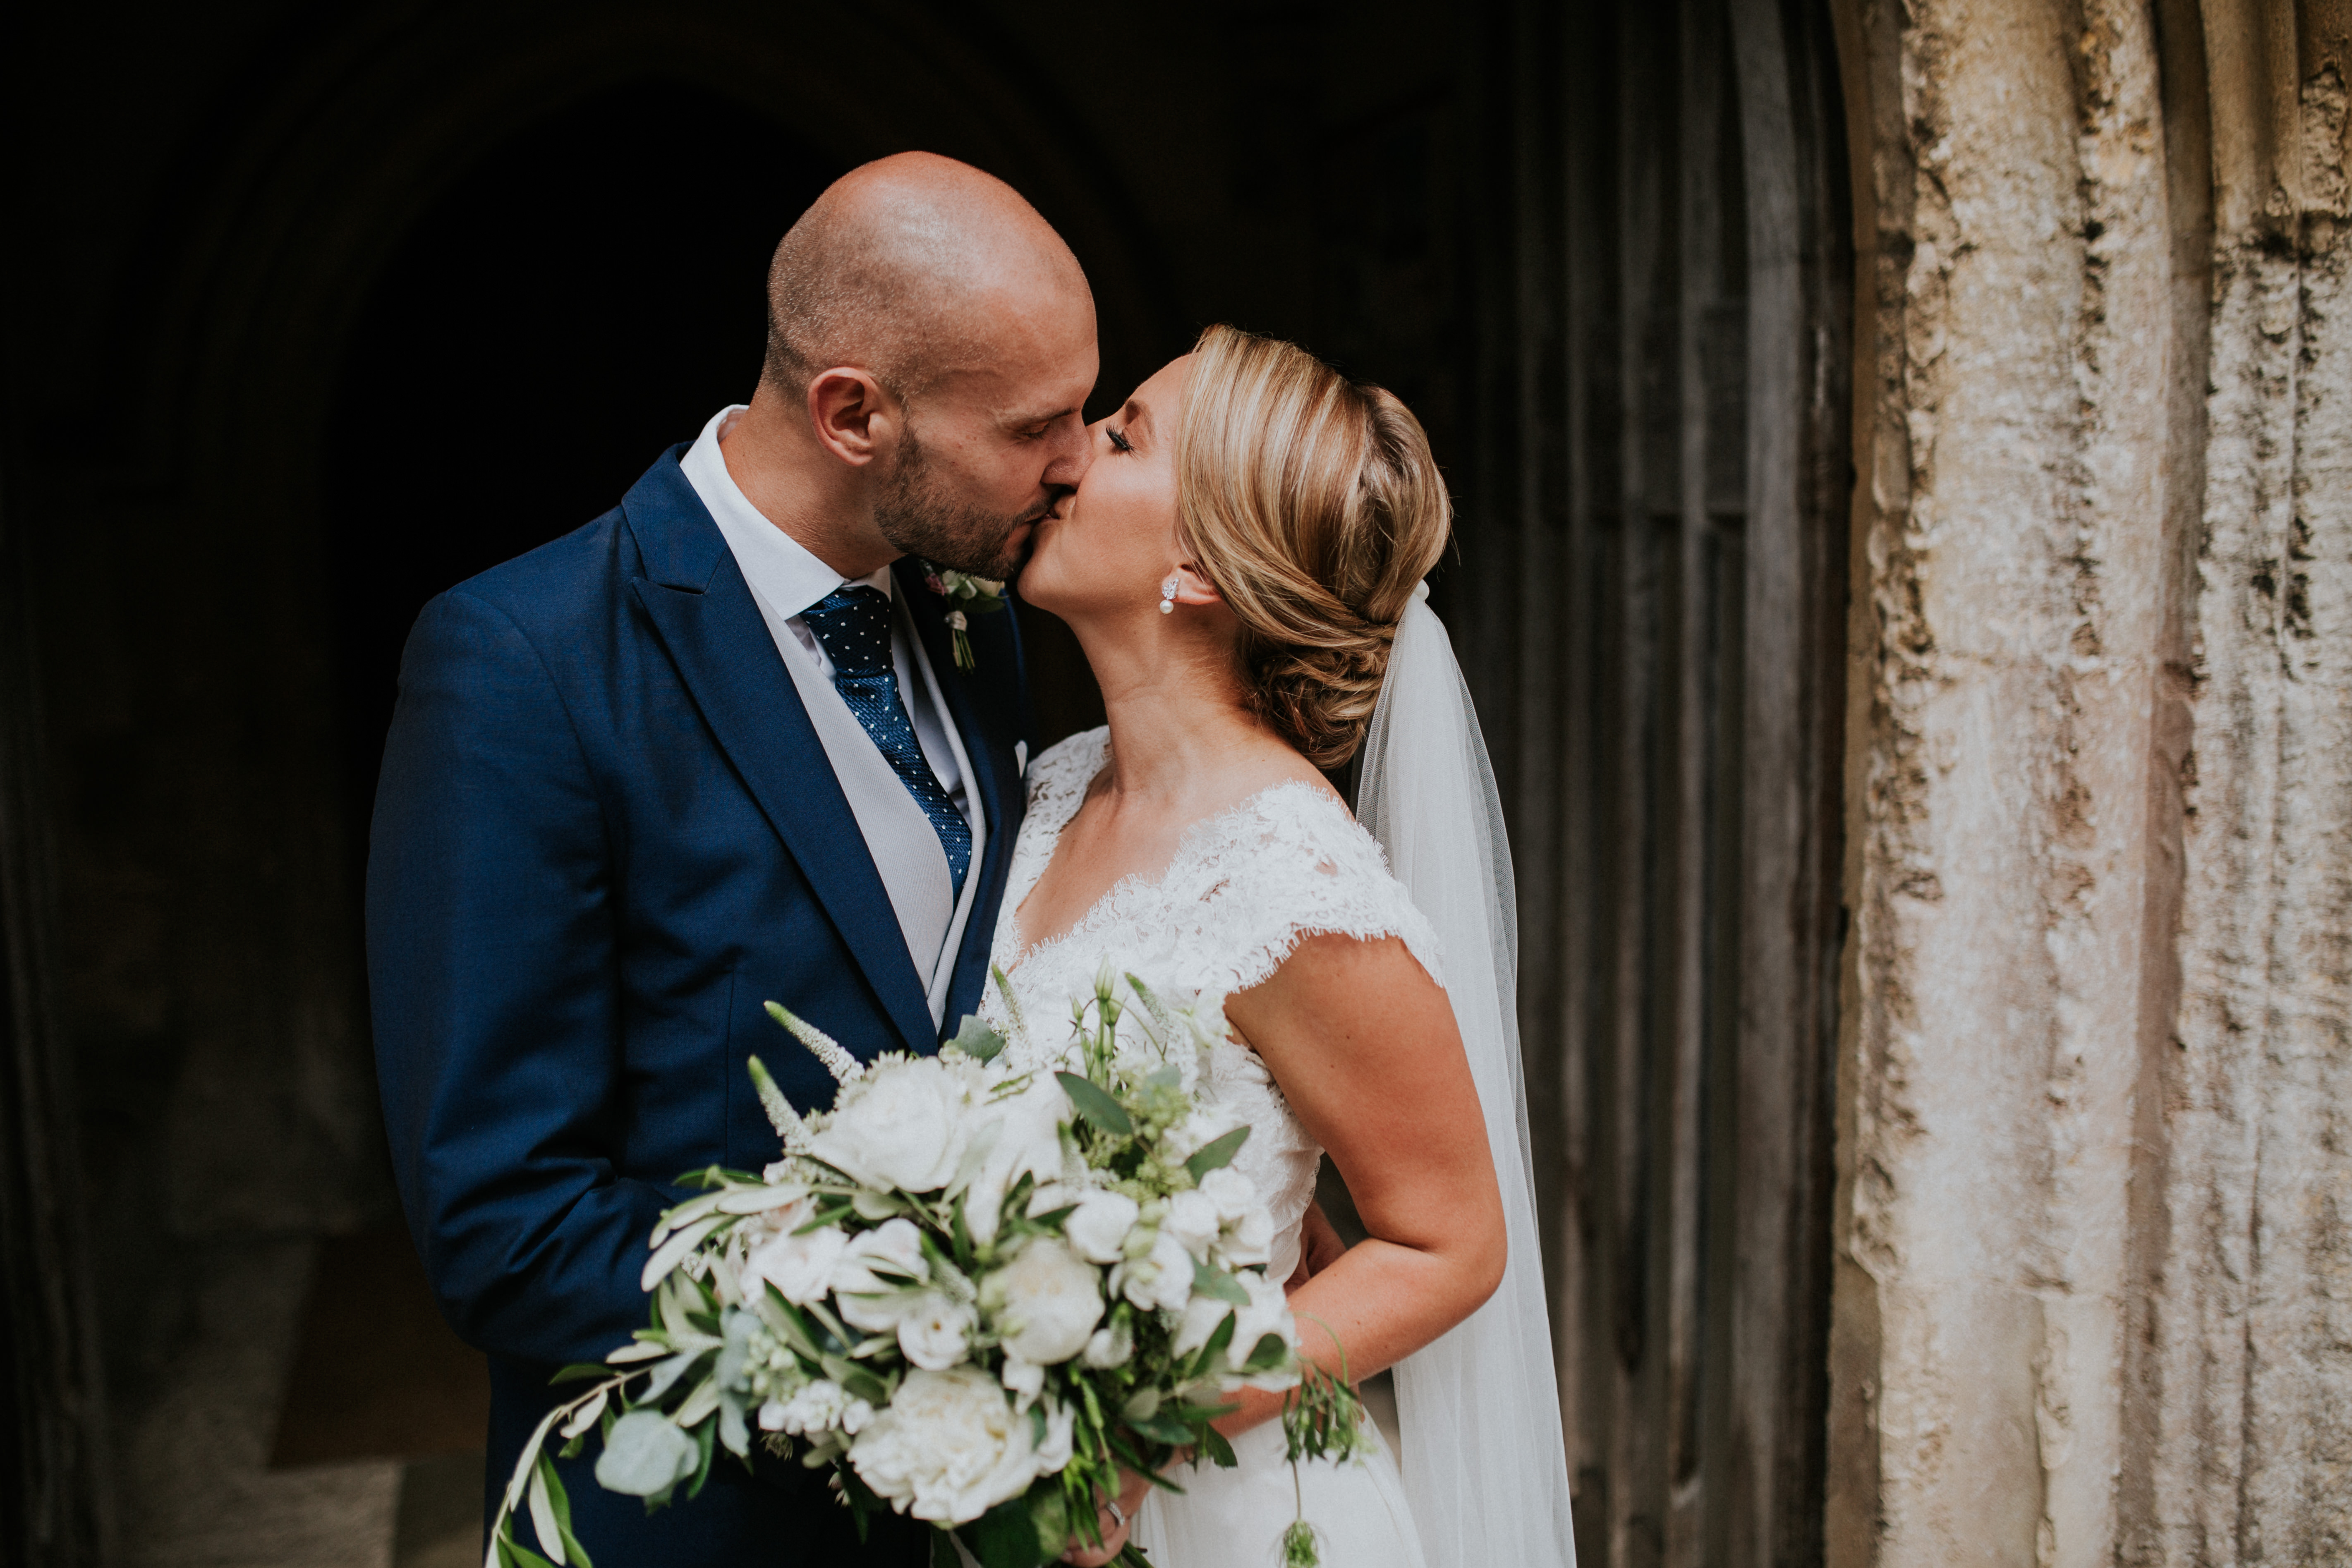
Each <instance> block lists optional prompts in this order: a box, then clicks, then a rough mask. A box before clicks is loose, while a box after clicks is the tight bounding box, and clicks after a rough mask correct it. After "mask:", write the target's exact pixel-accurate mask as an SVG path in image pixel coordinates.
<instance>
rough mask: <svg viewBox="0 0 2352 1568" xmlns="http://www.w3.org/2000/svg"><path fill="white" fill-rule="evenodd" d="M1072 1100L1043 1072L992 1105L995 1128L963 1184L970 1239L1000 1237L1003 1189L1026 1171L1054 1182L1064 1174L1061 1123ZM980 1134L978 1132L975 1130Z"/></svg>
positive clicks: (985, 1240) (989, 1120)
mask: <svg viewBox="0 0 2352 1568" xmlns="http://www.w3.org/2000/svg"><path fill="white" fill-rule="evenodd" d="M1069 1112H1070V1099H1069V1096H1067V1095H1066V1094H1064V1093H1063V1092H1062V1086H1061V1085H1060V1084H1058V1083H1056V1082H1055V1080H1054V1079H1051V1078H1044V1077H1041V1078H1040V1079H1038V1081H1037V1082H1035V1083H1034V1084H1032V1085H1030V1086H1029V1088H1028V1089H1025V1090H1024V1091H1023V1092H1022V1093H1020V1094H1016V1095H1013V1096H1012V1097H1011V1098H1009V1099H1006V1100H997V1101H995V1102H994V1103H992V1104H991V1105H990V1106H989V1107H988V1108H987V1110H986V1112H985V1116H986V1120H987V1124H988V1125H989V1127H990V1129H991V1131H990V1132H989V1133H988V1134H985V1135H986V1136H989V1137H990V1138H991V1142H989V1144H988V1150H987V1152H986V1153H984V1154H982V1156H981V1159H980V1169H979V1171H978V1172H977V1173H974V1175H973V1176H972V1178H971V1185H970V1186H969V1187H967V1188H965V1189H964V1207H963V1219H964V1225H965V1226H967V1227H968V1228H969V1229H970V1230H971V1238H972V1240H974V1241H976V1242H978V1243H979V1244H980V1245H981V1246H982V1247H986V1246H988V1245H989V1244H990V1243H992V1242H993V1241H994V1240H995V1239H996V1229H997V1224H998V1221H999V1219H1000V1217H1001V1216H1000V1214H999V1211H1000V1210H1001V1209H1003V1206H1004V1194H1006V1193H1008V1192H1010V1191H1011V1190H1012V1188H1013V1184H1014V1183H1015V1182H1018V1181H1019V1180H1020V1179H1021V1178H1022V1177H1023V1176H1024V1175H1029V1176H1034V1177H1035V1178H1036V1179H1037V1180H1038V1181H1039V1182H1041V1183H1044V1182H1051V1181H1054V1180H1055V1179H1056V1178H1057V1177H1059V1176H1060V1175H1061V1173H1062V1124H1063V1123H1064V1122H1065V1121H1068V1120H1069ZM976 1136H979V1135H976Z"/></svg>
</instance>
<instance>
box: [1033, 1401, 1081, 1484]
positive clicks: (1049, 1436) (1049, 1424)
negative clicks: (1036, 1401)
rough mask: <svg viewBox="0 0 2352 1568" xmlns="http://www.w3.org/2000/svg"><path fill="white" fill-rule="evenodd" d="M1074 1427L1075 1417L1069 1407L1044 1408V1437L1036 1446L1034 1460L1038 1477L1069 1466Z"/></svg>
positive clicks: (1073, 1445)
mask: <svg viewBox="0 0 2352 1568" xmlns="http://www.w3.org/2000/svg"><path fill="white" fill-rule="evenodd" d="M1076 1425H1077V1421H1076V1415H1074V1414H1073V1413H1072V1411H1071V1410H1070V1408H1069V1406H1067V1405H1046V1406H1045V1439H1044V1440H1043V1441H1042V1442H1040V1443H1039V1444H1038V1445H1037V1456H1036V1459H1035V1464H1036V1473H1037V1474H1038V1475H1041V1476H1050V1475H1053V1474H1054V1473H1055V1472H1056V1471H1058V1470H1060V1469H1062V1468H1064V1467H1065V1466H1066V1465H1068V1464H1069V1462H1070V1455H1071V1453H1072V1452H1073V1451H1074V1449H1075V1447H1076V1444H1075V1443H1074V1442H1073V1441H1072V1438H1073V1437H1074V1436H1075V1435H1076V1434H1075V1431H1074V1428H1075V1427H1076Z"/></svg>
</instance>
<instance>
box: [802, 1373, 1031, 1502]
mask: <svg viewBox="0 0 2352 1568" xmlns="http://www.w3.org/2000/svg"><path fill="white" fill-rule="evenodd" d="M1029 1423H1030V1418H1029V1417H1028V1416H1027V1415H1023V1414H1020V1413H1019V1412H1016V1411H1015V1410H1014V1409H1013V1405H1012V1403H1011V1401H1009V1400H1007V1399H1006V1398H1005V1396H1004V1391H1003V1389H1001V1388H999V1387H998V1386H997V1385H996V1380H995V1379H994V1378H992V1377H991V1376H989V1375H988V1373H984V1372H982V1371H981V1370H980V1369H979V1368H977V1367H971V1366H960V1367H957V1368H955V1369H954V1370H952V1371H950V1372H930V1371H926V1370H922V1369H917V1370H916V1371H913V1372H910V1373H908V1374H907V1379H906V1381H905V1382H904V1383H901V1384H899V1385H898V1395H897V1397H895V1398H893V1399H892V1400H891V1401H890V1405H889V1408H887V1409H886V1410H884V1411H882V1412H881V1413H880V1414H879V1415H876V1416H875V1417H874V1419H873V1420H872V1421H870V1422H868V1423H867V1424H866V1430H865V1431H864V1432H862V1433H860V1434H858V1437H857V1441H856V1444H854V1445H853V1446H852V1447H851V1448H850V1450H849V1462H850V1464H851V1465H852V1466H853V1467H855V1468H856V1471H857V1475H858V1479H861V1480H863V1481H864V1482H865V1483H866V1485H867V1486H869V1487H871V1488H873V1489H874V1490H875V1492H876V1493H877V1495H879V1496H882V1497H885V1498H887V1499H889V1500H890V1506H891V1507H893V1508H895V1509H897V1510H898V1511H899V1512H901V1513H908V1514H912V1515H913V1516H914V1517H915V1518H917V1519H924V1520H929V1521H931V1522H933V1523H935V1524H947V1525H956V1524H969V1523H970V1522H971V1521H973V1520H975V1519H978V1518H979V1517H980V1516H981V1515H982V1514H983V1513H986V1512H987V1511H988V1510H990V1509H992V1508H994V1507H995V1506H996V1505H997V1504H998V1503H1001V1502H1003V1501H1005V1500H1007V1499H1010V1498H1016V1497H1019V1496H1020V1495H1021V1494H1022V1493H1023V1492H1024V1491H1025V1490H1026V1489H1028V1486H1029V1483H1030V1481H1031V1480H1033V1479H1035V1477H1036V1474H1037V1463H1036V1460H1037V1455H1036V1448H1035V1447H1034V1444H1033V1443H1032V1441H1031V1438H1030V1425H1029Z"/></svg>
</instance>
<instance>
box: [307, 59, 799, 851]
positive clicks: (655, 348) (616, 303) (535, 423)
mask: <svg viewBox="0 0 2352 1568" xmlns="http://www.w3.org/2000/svg"><path fill="white" fill-rule="evenodd" d="M840 173H842V169H841V167H840V166H839V165H838V164H837V163H833V162H831V161H828V160H827V159H826V158H825V157H824V156H823V155H822V154H820V153H816V152H815V151H814V150H812V149H810V148H809V147H807V146H806V145H804V144H803V143H802V142H800V141H798V140H797V139H795V138H794V137H793V135H792V134H791V133H790V132H788V131H787V130H785V129H784V128H783V127H782V126H781V125H779V124H777V123H776V122H774V121H771V120H768V119H766V118H764V117H762V116H761V115H760V114H758V113H756V112H754V111H752V110H748V109H745V108H742V107H740V106H738V105H736V104H733V103H730V102H729V101H727V100H723V99H720V98H718V97H716V96H714V95H712V94H709V93H708V92H703V91H699V90H697V89H693V88H689V87H686V86H682V85H674V84H670V83H667V82H652V81H647V82H638V83H633V84H630V85H627V86H624V87H620V88H616V89H611V90H608V91H606V92H604V93H601V94H599V95H597V96H595V97H593V98H590V99H587V100H583V101H581V102H579V103H577V104H575V105H574V106H572V108H571V109H569V110H565V111H563V112H562V113H560V114H558V115H556V116H554V117H553V118H551V119H549V120H545V121H541V122H540V123H538V124H537V125H534V126H532V127H531V128H530V129H529V130H527V131H524V132H521V133H520V134H518V135H516V136H515V137H513V138H512V139H511V140H509V141H508V142H505V143H504V144H503V145H501V146H499V147H497V148H496V149H494V150H493V151H491V152H490V153H488V154H486V155H485V156H484V157H483V158H482V159H481V160H480V161H479V162H478V163H476V164H475V165H474V166H473V168H472V169H470V170H469V171H467V173H466V174H464V175H463V176H462V177H461V178H460V179H459V180H458V181H457V183H456V184H453V185H452V186H451V187H450V188H449V189H448V190H447V192H446V193H445V194H444V195H442V196H441V198H440V199H439V200H438V201H437V202H436V204H435V205H433V206H432V207H431V208H430V209H429V210H428V211H426V212H425V215H424V216H422V217H421V218H420V219H419V220H418V222H417V223H416V226H415V228H414V229H413V230H412V231H411V233H410V234H409V236H408V237H407V238H406V239H405V240H404V242H403V243H402V244H401V246H400V247H399V248H398V249H397V250H396V251H395V252H394V254H393V256H392V258H391V259H390V261H389V262H388V263H387V264H386V266H385V268H384V269H383V273H382V275H381V276H380V277H379V279H377V281H376V284H375V287H374V289H373V291H372V292H371V294H370V296H369V299H368V302H367V304H366V306H365V308H364V310H363V313H362V316H361V319H360V321H359V324H358V326H357V328H356V330H355V331H353V334H352V345H351V351H350V353H349V356H348V358H347V359H346V361H345V363H344V370H343V375H342V381H341V389H340V391H339V393H338V395H337V398H336V404H335V410H334V417H333V421H332V425H331V435H330V437H329V442H330V445H329V449H328V460H327V497H326V500H327V518H328V527H329V529H330V531H331V544H330V551H329V561H330V571H331V574H332V581H331V587H332V593H333V595H334V603H335V605H336V609H337V614H336V616H335V626H336V636H337V638H338V643H339V646H338V647H337V649H336V653H337V655H338V661H337V662H338V669H339V675H340V692H339V696H340V698H341V730H342V749H343V757H344V772H345V784H344V788H345V792H346V796H347V799H348V802H349V805H350V815H349V816H348V817H347V819H346V820H348V821H349V822H351V823H352V825H353V826H354V828H355V829H356V831H354V832H353V833H352V835H351V839H350V841H351V843H352V846H353V848H354V851H355V852H356V853H357V855H359V856H360V857H362V858H364V855H365V850H366V832H365V825H366V823H367V821H368V819H369V816H370V813H371V811H372V808H373V802H374V797H375V777H376V770H377V767H378V765H379V763H381V761H382V757H383V737H384V731H385V728H386V726H387V725H388V724H389V723H390V722H391V719H392V704H393V696H394V684H395V681H396V679H397V677H398V674H399V668H400V652H401V647H402V645H403V643H404V641H405V639H406V637H407V636H408V629H409V626H411V625H412V624H413V623H414V622H415V618H416V614H417V612H418V611H419V610H420V609H422V608H423V607H424V605H425V601H426V600H428V599H430V598H432V597H433V596H434V595H436V594H438V593H440V592H441V591H442V590H444V589H446V588H448V587H450V586H452V585H454V584H457V583H460V582H462V581H464V580H465V579H466V578H467V577H470V576H472V575H473V574H476V573H478V572H480V571H483V570H484V569H486V568H488V567H490V566H494V565H496V564H497V563H499V562H501V561H504V560H507V559H508V558H509V557H511V556H514V555H519V554H520V553H522V552H524V551H527V550H530V549H532V548H533V547H535V546H537V545H540V544H543V543H545V542H548V541H549V540H551V539H555V538H558V537H560V536H561V535H562V534H565V533H568V532H570V531H572V530H573V529H575V528H577V527H579V526H581V525H582V524H583V523H585V522H587V521H589V520H591V519H592V518H594V517H595V516H597V515H598V514H599V513H601V512H603V511H604V510H607V509H609V508H610V507H612V506H614V504H616V503H617V502H618V501H619V500H620V499H621V497H622V495H623V493H624V492H625V491H626V489H628V487H629V485H630V484H631V483H632V482H634V481H635V479H636V478H637V476H638V475H639V474H641V473H643V472H644V471H645V469H646V468H647V467H648V466H650V465H651V463H652V462H653V460H654V459H655V458H657V457H658V456H660V454H661V452H662V450H663V448H665V447H668V446H669V445H670V444H671V443H673V442H677V441H686V440H691V439H692V438H693V437H695V435H696V434H697V433H698V431H699V430H700V429H701V428H702V426H703V423H704V421H706V420H708V419H709V417H710V416H711V415H712V414H714V413H715V412H717V411H718V409H719V407H720V406H721V405H724V404H726V403H729V402H741V401H745V400H748V399H749V398H750V396H751V388H752V385H753V384H754V383H755V382H756V381H757V379H758V376H759V371H760V358H761V344H762V342H763V340H764V336H765V331H766V329H765V316H764V310H763V305H762V299H763V292H764V282H765V279H766V276H767V267H768V256H769V253H770V252H771V251H772V249H773V248H774V247H775V244H776V240H777V238H778V237H779V236H781V235H782V233H783V232H784V230H785V229H787V228H789V227H791V226H792V224H793V220H794V219H795V218H796V217H798V216H800V214H801V212H802V211H803V209H804V208H805V207H806V206H807V205H808V204H809V203H810V202H811V201H813V200H814V199H815V197H816V195H817V194H818V193H819V192H821V191H823V190H824V187H825V185H826V184H829V183H830V182H831V181H832V180H833V179H834V178H835V176H836V175H838V174H840ZM354 869H356V867H355V868H354ZM352 885H353V886H354V887H356V886H358V880H357V879H356V878H355V879H354V880H353V883H352Z"/></svg>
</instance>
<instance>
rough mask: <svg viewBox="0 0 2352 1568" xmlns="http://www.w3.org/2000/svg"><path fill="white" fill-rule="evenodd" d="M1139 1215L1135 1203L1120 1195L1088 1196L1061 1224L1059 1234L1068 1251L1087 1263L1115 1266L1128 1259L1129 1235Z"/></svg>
mask: <svg viewBox="0 0 2352 1568" xmlns="http://www.w3.org/2000/svg"><path fill="white" fill-rule="evenodd" d="M1139 1212H1140V1211H1139V1209H1138V1208H1137V1206H1136V1202H1135V1200H1134V1199H1133V1198H1130V1197H1129V1196H1127V1195H1126V1194H1123V1193H1088V1194H1087V1195H1086V1197H1085V1198H1084V1199H1083V1200H1082V1201H1081V1202H1080V1203H1079V1205H1078V1206H1077V1207H1076V1208H1075V1209H1073V1210H1071V1211H1070V1217H1069V1218H1067V1219H1066V1220H1064V1221H1063V1222H1062V1234H1063V1235H1064V1236H1065V1237H1067V1238H1068V1239H1069V1243H1070V1249H1071V1250H1072V1251H1074V1252H1076V1254H1077V1255H1078V1256H1079V1257H1080V1258H1085V1259H1086V1260H1087V1262H1089V1263H1117V1262H1118V1260H1119V1259H1120V1258H1125V1257H1126V1256H1127V1251H1126V1247H1127V1236H1128V1232H1129V1231H1131V1230H1133V1229H1134V1228H1135V1218H1136V1215H1137V1214H1138V1213H1139Z"/></svg>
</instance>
